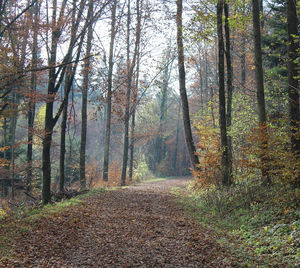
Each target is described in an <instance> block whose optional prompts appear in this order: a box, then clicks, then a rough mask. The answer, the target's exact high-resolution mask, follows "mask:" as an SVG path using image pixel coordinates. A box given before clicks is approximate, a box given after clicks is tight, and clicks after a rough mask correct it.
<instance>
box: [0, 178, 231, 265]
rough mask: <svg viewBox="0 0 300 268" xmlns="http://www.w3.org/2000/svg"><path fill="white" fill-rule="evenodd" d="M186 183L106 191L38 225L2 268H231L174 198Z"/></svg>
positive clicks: (182, 180) (167, 182)
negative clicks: (175, 193) (4, 267)
mask: <svg viewBox="0 0 300 268" xmlns="http://www.w3.org/2000/svg"><path fill="white" fill-rule="evenodd" d="M187 183H188V180H187V178H172V179H168V180H165V181H159V182H152V183H145V184H143V185H140V186H134V187H130V188H127V189H119V190H115V191H107V192H105V193H103V194H100V195H97V196H93V197H90V198H88V199H86V200H85V202H84V203H82V204H80V205H77V206H75V207H72V208H68V209H67V210H65V211H64V213H63V214H62V213H60V214H56V215H53V216H51V217H45V218H43V219H41V220H38V221H37V222H36V223H35V224H34V225H33V226H32V230H31V231H30V232H27V233H24V234H23V235H22V239H20V240H19V241H17V242H16V243H15V244H14V245H13V248H14V254H15V258H14V260H13V261H12V260H10V261H9V260H6V263H2V265H4V266H6V267H124V268H125V267H232V266H231V265H230V263H229V259H228V258H227V257H225V256H226V253H225V252H224V250H222V249H221V248H220V247H219V246H218V245H217V244H216V243H215V242H214V239H213V238H211V237H210V236H209V234H208V233H206V232H205V231H202V230H201V227H199V226H197V224H196V223H195V222H194V221H193V220H192V219H190V218H188V217H187V216H186V215H185V213H184V211H183V209H181V208H180V206H178V203H177V202H176V200H175V198H174V195H173V194H172V193H171V189H172V188H173V187H181V188H183V187H184V186H185V185H186V184H187ZM0 266H1V264H0Z"/></svg>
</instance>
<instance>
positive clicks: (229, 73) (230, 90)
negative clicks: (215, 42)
mask: <svg viewBox="0 0 300 268" xmlns="http://www.w3.org/2000/svg"><path fill="white" fill-rule="evenodd" d="M224 13H225V38H226V65H227V113H226V131H227V133H226V134H227V144H228V172H229V181H228V183H229V184H231V182H232V137H231V136H230V135H229V134H228V130H230V127H231V117H232V115H231V113H232V112H231V110H232V93H233V85H232V73H233V72H232V63H231V44H230V27H229V8H228V4H227V1H224Z"/></svg>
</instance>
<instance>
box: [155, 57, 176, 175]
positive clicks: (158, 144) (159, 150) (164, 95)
mask: <svg viewBox="0 0 300 268" xmlns="http://www.w3.org/2000/svg"><path fill="white" fill-rule="evenodd" d="M166 59H167V61H169V60H170V51H168V52H167V55H166ZM171 68H172V65H171V64H170V65H168V64H167V65H166V66H165V67H164V71H163V84H162V89H161V103H160V107H159V108H160V116H159V126H158V136H157V137H156V139H155V146H154V148H155V149H154V163H155V169H156V167H157V165H158V164H159V163H160V162H161V161H162V160H163V158H164V157H165V144H164V136H163V132H164V131H165V125H166V120H167V99H168V86H169V80H170V73H171V72H170V70H171Z"/></svg>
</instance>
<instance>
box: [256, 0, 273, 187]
mask: <svg viewBox="0 0 300 268" xmlns="http://www.w3.org/2000/svg"><path fill="white" fill-rule="evenodd" d="M252 16H253V33H254V62H255V81H256V93H257V108H258V121H259V126H260V129H261V133H262V136H263V137H262V142H261V144H260V147H261V151H262V153H261V156H260V159H261V166H262V168H261V172H262V179H263V182H264V183H266V184H268V183H270V182H271V180H270V177H269V168H268V160H267V157H266V151H267V147H268V132H267V126H266V124H267V115H266V106H265V92H264V74H263V67H262V50H261V32H260V26H261V25H260V13H259V2H258V0H252Z"/></svg>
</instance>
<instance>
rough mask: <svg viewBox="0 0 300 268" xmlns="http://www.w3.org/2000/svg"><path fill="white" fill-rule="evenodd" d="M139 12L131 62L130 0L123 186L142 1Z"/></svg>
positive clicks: (137, 7) (138, 2) (137, 9)
mask: <svg viewBox="0 0 300 268" xmlns="http://www.w3.org/2000/svg"><path fill="white" fill-rule="evenodd" d="M136 12H137V27H136V40H135V48H134V55H133V59H132V61H131V62H130V23H131V18H130V0H128V14H127V91H126V107H125V118H124V143H123V162H122V174H121V185H125V180H126V171H127V162H128V147H129V119H130V96H131V87H132V76H133V70H134V67H135V63H136V57H137V54H138V50H139V44H140V30H141V15H140V0H137V1H136Z"/></svg>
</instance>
